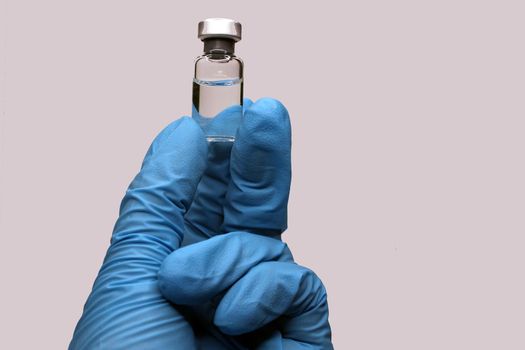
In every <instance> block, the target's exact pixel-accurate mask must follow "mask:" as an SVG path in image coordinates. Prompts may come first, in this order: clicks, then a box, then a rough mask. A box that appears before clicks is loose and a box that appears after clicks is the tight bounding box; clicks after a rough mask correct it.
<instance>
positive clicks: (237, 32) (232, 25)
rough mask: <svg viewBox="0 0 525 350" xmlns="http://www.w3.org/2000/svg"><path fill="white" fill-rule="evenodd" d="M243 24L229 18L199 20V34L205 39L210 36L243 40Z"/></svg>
mask: <svg viewBox="0 0 525 350" xmlns="http://www.w3.org/2000/svg"><path fill="white" fill-rule="evenodd" d="M241 30H242V27H241V24H240V23H239V22H236V21H234V20H233V19H229V18H207V19H205V20H204V21H201V22H199V30H198V34H197V36H198V37H199V39H201V40H204V39H208V38H229V39H233V40H234V41H239V40H241Z"/></svg>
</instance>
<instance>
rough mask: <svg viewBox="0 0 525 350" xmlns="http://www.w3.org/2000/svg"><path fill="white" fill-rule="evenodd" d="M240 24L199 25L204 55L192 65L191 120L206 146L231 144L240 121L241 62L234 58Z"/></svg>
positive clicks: (225, 21)
mask: <svg viewBox="0 0 525 350" xmlns="http://www.w3.org/2000/svg"><path fill="white" fill-rule="evenodd" d="M240 35H241V26H240V23H238V22H235V21H233V20H229V19H224V18H211V19H207V20H205V21H203V22H200V23H199V38H200V39H201V40H202V41H203V42H204V54H203V55H201V56H199V57H197V59H196V61H195V74H194V78H193V108H192V117H193V118H194V119H195V120H196V121H197V122H198V123H199V125H200V126H201V127H202V129H203V130H204V133H205V135H206V138H207V140H208V141H209V142H233V141H234V140H235V133H236V132H237V128H238V126H239V124H240V122H241V119H242V100H243V62H242V60H241V59H240V58H239V57H237V56H235V54H234V49H235V42H236V41H238V40H240V37H241V36H240Z"/></svg>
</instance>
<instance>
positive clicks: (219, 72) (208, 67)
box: [195, 54, 244, 79]
mask: <svg viewBox="0 0 525 350" xmlns="http://www.w3.org/2000/svg"><path fill="white" fill-rule="evenodd" d="M243 66H244V63H243V61H242V59H241V58H239V57H237V56H234V55H231V56H229V55H222V57H220V56H219V57H217V56H213V55H209V54H208V55H201V56H199V57H197V58H196V59H195V78H198V79H201V78H205V79H209V78H217V79H219V78H242V74H243Z"/></svg>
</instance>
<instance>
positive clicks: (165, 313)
mask: <svg viewBox="0 0 525 350" xmlns="http://www.w3.org/2000/svg"><path fill="white" fill-rule="evenodd" d="M250 104H251V103H250V102H249V101H247V102H246V105H250ZM230 152H231V156H230ZM289 184H290V127H289V120H288V115H287V112H286V110H285V109H284V107H283V106H282V105H281V104H280V103H278V102H276V101H274V100H271V99H262V100H259V101H258V102H257V103H255V104H254V105H253V106H251V107H249V108H247V110H246V113H245V118H244V121H243V123H242V125H241V127H240V128H239V132H238V135H237V140H236V142H235V144H234V146H233V149H232V150H230V149H229V147H228V146H227V145H226V144H223V145H218V146H217V145H213V144H210V147H209V149H208V148H207V145H206V142H205V141H204V136H203V134H202V131H201V130H200V129H199V127H198V126H197V125H196V124H195V123H194V121H193V120H191V119H189V118H182V119H180V120H178V121H176V122H174V123H172V124H171V125H169V126H168V127H167V128H166V129H165V130H163V131H162V132H161V134H160V135H159V136H158V137H157V138H156V139H155V141H154V142H153V144H152V146H151V147H150V150H149V151H148V153H147V155H146V158H145V160H144V164H143V166H142V169H141V171H140V173H139V174H138V175H137V177H136V178H135V180H134V181H133V182H132V184H131V185H130V188H129V189H128V191H127V193H126V196H125V197H124V200H123V202H122V206H121V211H120V217H119V219H118V221H117V223H116V226H115V230H114V233H113V237H112V241H111V246H110V248H109V250H108V253H107V255H106V258H105V260H104V263H103V266H102V268H101V270H100V272H99V276H98V277H97V280H96V281H95V285H94V287H93V291H92V293H91V295H90V297H89V298H88V301H87V302H86V305H85V308H84V313H83V315H82V318H81V320H80V321H79V323H78V325H77V328H76V329H75V333H74V336H73V340H72V342H71V344H70V349H188V350H191V349H255V348H256V349H295V348H301V349H331V348H332V345H331V342H330V327H329V325H328V309H327V304H326V293H325V290H324V288H323V286H322V284H321V282H320V281H319V279H318V278H317V277H316V276H315V274H314V273H313V272H311V271H310V270H308V269H306V268H303V267H300V266H299V265H296V264H295V263H293V258H292V256H291V253H290V251H289V250H288V248H287V246H286V245H285V244H284V243H283V242H282V241H281V240H280V233H282V231H284V229H285V228H286V204H287V200H288V193H289ZM231 231H235V232H231ZM183 238H184V242H182V240H183ZM181 244H183V245H184V247H182V248H179V247H180V246H181ZM170 253H171V254H170ZM161 264H162V266H161ZM159 270H160V272H159ZM157 274H158V275H157ZM163 296H165V297H166V298H167V299H168V300H169V301H171V303H170V302H168V301H167V300H166V299H165V298H164V297H163Z"/></svg>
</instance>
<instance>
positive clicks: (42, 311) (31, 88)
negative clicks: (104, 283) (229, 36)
mask: <svg viewBox="0 0 525 350" xmlns="http://www.w3.org/2000/svg"><path fill="white" fill-rule="evenodd" d="M0 8H1V18H0V26H1V30H2V38H1V43H0V50H1V57H0V58H1V61H0V64H1V75H0V77H1V86H2V90H1V91H2V101H1V103H2V106H1V108H2V109H1V120H0V122H1V124H0V145H1V151H0V152H1V153H0V176H1V180H0V186H1V187H0V200H1V207H0V208H1V213H0V215H1V217H0V220H1V221H0V232H1V243H0V247H1V254H0V256H1V259H2V260H1V267H2V271H1V276H2V277H1V281H2V285H1V288H0V293H1V297H0V301H1V303H2V305H1V309H0V310H1V311H0V317H1V321H2V337H1V338H0V348H2V349H36V348H38V349H64V348H66V347H67V344H68V343H69V340H70V338H71V335H72V332H73V329H74V327H75V324H76V322H77V320H78V318H79V317H80V315H81V312H82V306H83V304H84V302H85V299H86V297H87V296H88V294H89V292H90V289H91V285H92V283H93V281H94V279H95V276H96V274H97V271H98V269H99V267H100V265H101V263H102V259H103V257H104V254H105V251H106V249H107V247H108V244H109V239H110V234H111V231H112V228H113V223H114V221H115V219H116V217H117V210H118V206H119V203H120V199H121V197H122V196H123V194H124V191H125V189H126V187H127V185H128V184H129V182H130V181H131V179H132V178H133V176H134V175H135V174H136V172H137V171H138V169H139V167H140V163H141V160H142V157H143V155H144V154H145V152H146V150H147V148H148V146H149V143H150V141H151V140H152V139H153V137H154V136H155V135H156V134H157V133H158V132H159V131H160V130H161V129H162V128H163V127H164V126H165V125H167V124H168V123H169V122H170V121H172V120H174V119H176V118H178V117H180V116H182V115H185V114H188V113H190V111H191V108H190V107H191V79H192V69H193V59H194V58H195V57H196V56H197V55H199V54H200V52H201V50H202V43H201V42H200V41H199V40H198V39H197V38H196V28H197V22H198V21H199V20H201V19H204V18H207V17H231V18H234V19H237V20H239V21H241V22H242V24H243V26H244V27H243V29H244V32H243V40H242V41H241V42H240V43H239V44H238V45H237V52H238V54H239V55H240V56H241V57H242V58H243V59H244V61H245V68H246V70H245V93H246V94H245V95H246V96H248V97H251V98H252V99H257V98H259V97H263V96H272V97H275V98H278V99H279V100H281V101H282V102H283V103H284V104H285V105H286V106H287V108H288V109H289V112H290V115H291V119H292V124H293V186H292V194H291V198H290V204H289V218H290V219H289V230H288V231H287V233H286V234H285V235H284V238H285V240H286V241H287V242H288V243H289V244H290V246H291V248H292V251H293V252H294V255H295V257H296V258H297V261H298V262H300V263H301V264H303V265H306V266H308V267H310V268H312V269H313V270H314V271H316V273H317V274H318V275H319V276H320V277H321V278H322V280H323V281H324V283H325V285H326V288H327V290H328V295H329V304H330V320H331V324H332V327H333V340H334V344H335V347H336V348H337V349H360V350H363V349H378V350H379V349H381V350H382V349H400V350H408V349H414V350H416V349H417V350H420V349H439V350H442V349H477V350H479V349H506V350H510V349H524V348H525V333H524V331H523V330H524V329H525V298H524V295H525V283H524V266H525V254H524V244H525V237H524V234H525V220H524V219H525V215H524V214H525V164H524V150H525V138H524V133H525V100H524V94H525V68H524V67H525V64H524V62H525V50H524V33H525V21H524V17H523V16H524V13H525V7H524V6H523V1H507V0H503V1H485V0H476V1H474V0H471V1H467V0H454V1H451V0H445V1H416V0H412V1H407V0H401V1H388V0H375V1H374V0H373V1H329V0H324V1H302V2H299V1H288V2H285V1H272V0H266V1H264V2H248V1H226V0H223V1H208V0H206V1H204V0H201V1H194V2H182V1H173V0H172V1H167V0H152V1H137V0H126V1H124V0H104V1H101V0H90V1H71V0H47V1H38V0H16V1H15V0H11V1H9V2H8V3H6V2H5V1H4V2H3V3H2V5H1V7H0Z"/></svg>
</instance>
